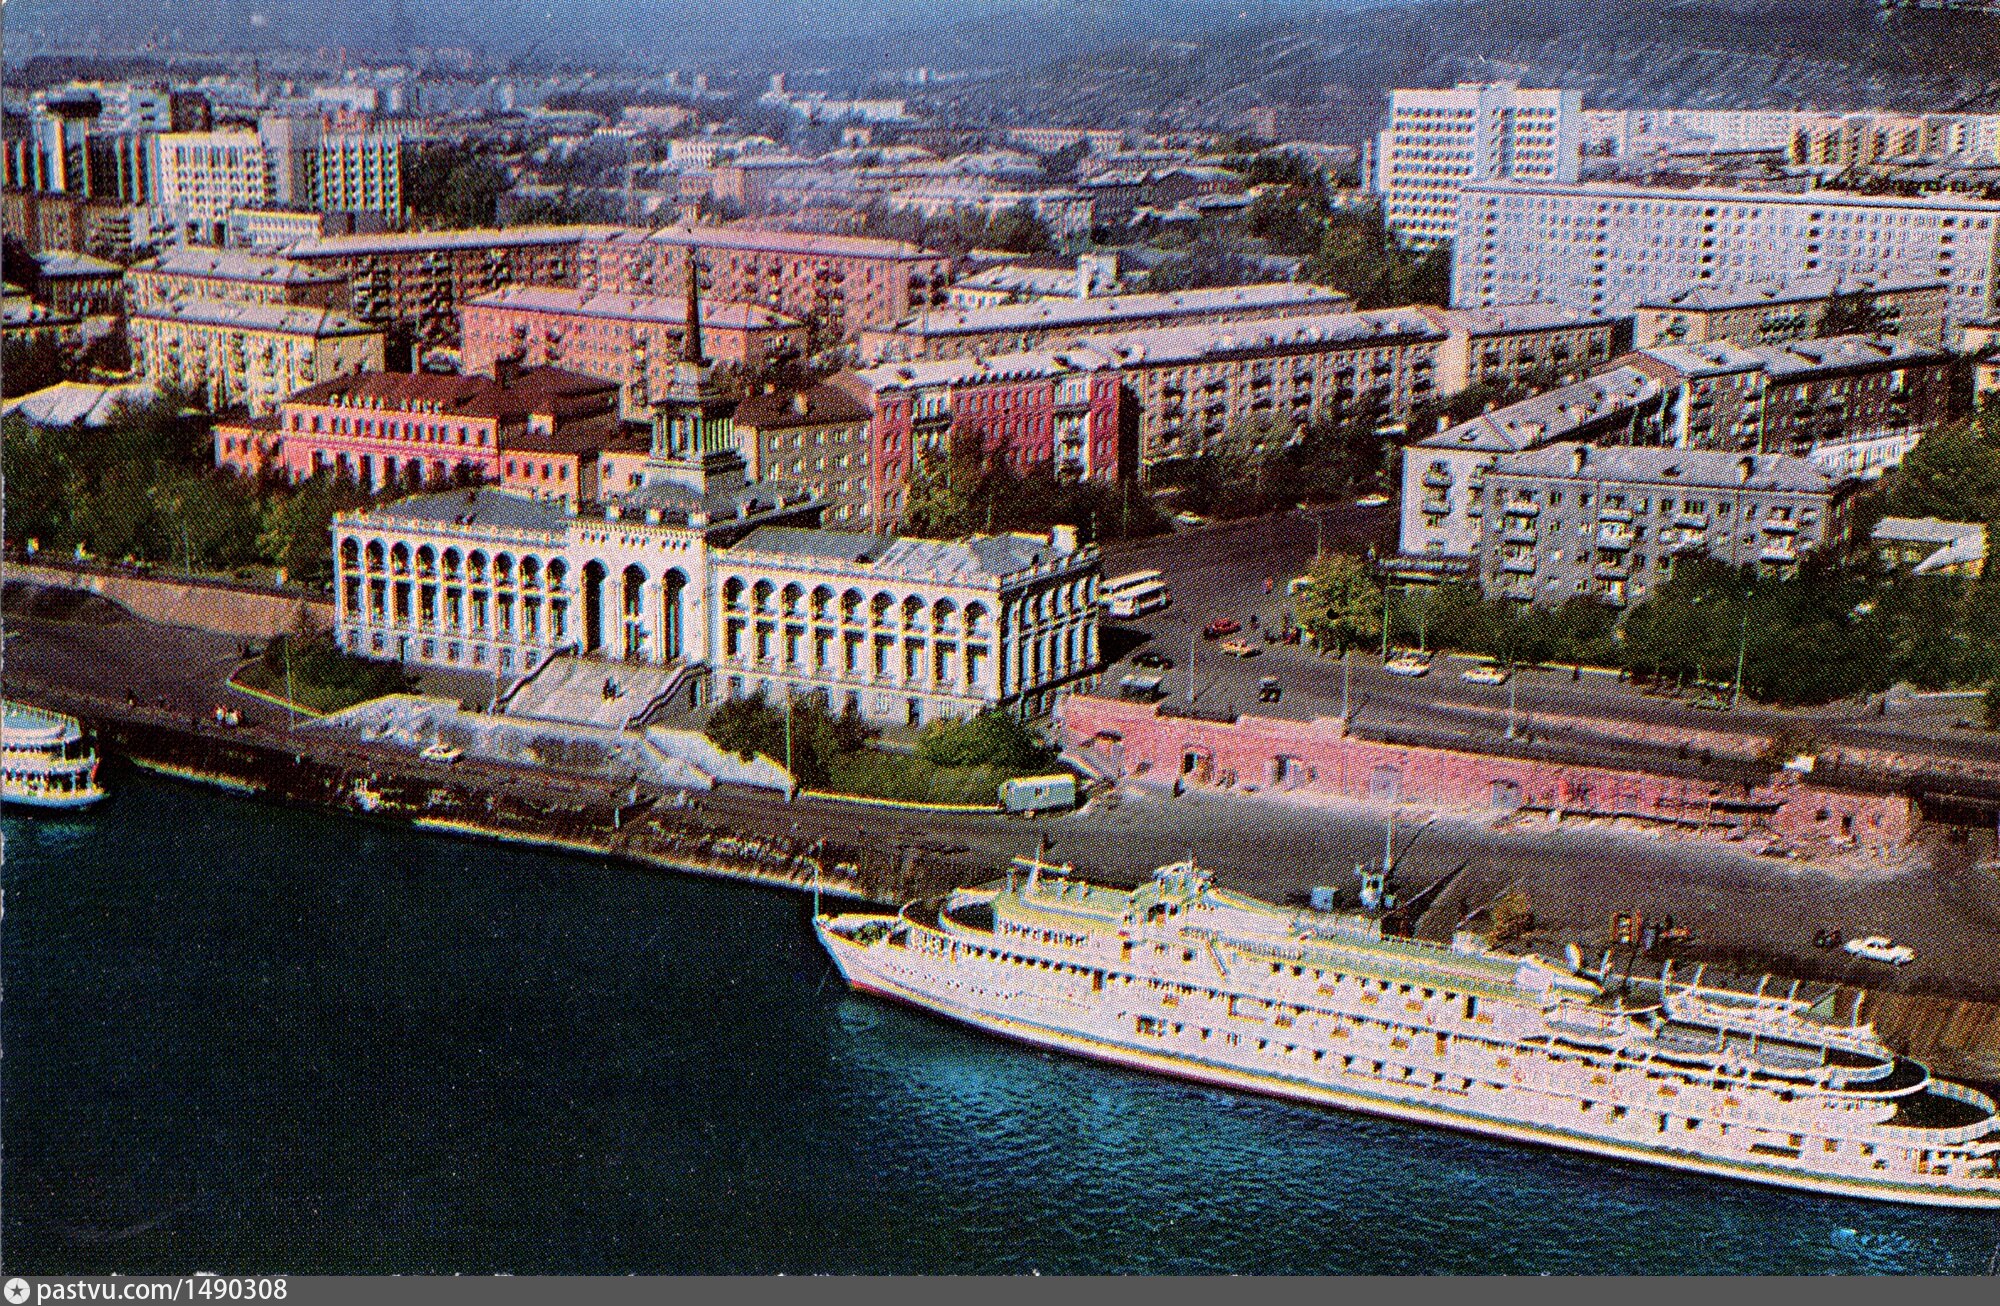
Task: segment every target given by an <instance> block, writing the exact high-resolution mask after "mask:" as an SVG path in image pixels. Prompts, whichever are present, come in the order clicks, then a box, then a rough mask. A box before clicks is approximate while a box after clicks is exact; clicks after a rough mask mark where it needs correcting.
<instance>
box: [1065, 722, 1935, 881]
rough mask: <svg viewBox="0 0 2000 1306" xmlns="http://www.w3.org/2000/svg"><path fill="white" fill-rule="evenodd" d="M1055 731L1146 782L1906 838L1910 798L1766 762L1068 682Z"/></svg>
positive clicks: (1090, 757)
mask: <svg viewBox="0 0 2000 1306" xmlns="http://www.w3.org/2000/svg"><path fill="white" fill-rule="evenodd" d="M1062 726H1063V731H1064V740H1065V742H1066V743H1067V744H1068V745H1069V746H1070V747H1071V750H1072V752H1073V753H1074V754H1075V755H1076V756H1078V757H1079V758H1081V759H1083V760H1084V761H1085V762H1086V764H1087V766H1088V769H1090V770H1092V771H1096V772H1098V773H1100V774H1107V775H1128V776H1129V775H1137V776H1142V777H1145V778H1149V779H1152V780H1154V781H1155V782H1158V783H1168V782H1171V781H1173V780H1174V779H1175V778H1176V777H1179V778H1180V779H1181V781H1182V782H1183V783H1185V784H1193V785H1215V786H1220V787H1236V788H1243V787H1248V786H1253V785H1254V786H1257V787H1259V788H1272V789H1281V790H1297V791H1304V792H1308V793H1313V792H1317V793H1325V794H1328V795H1330V796H1337V797H1341V798H1351V799H1361V800H1376V801H1386V802H1399V803H1410V804H1416V805H1419V806H1427V807H1436V808H1443V809H1449V810H1454V811H1469V812H1487V811H1494V812H1497V811H1507V810H1511V809H1516V808H1528V809H1531V810H1538V811H1540V810H1546V811H1552V812H1561V813H1564V814H1565V815H1579V816H1581V815H1590V816H1628V817H1637V818H1644V819H1648V820H1658V821H1674V822H1681V823H1698V824H1727V825H1733V826H1736V827H1739V828H1743V829H1746V830H1755V831H1758V832H1760V833H1765V834H1768V835H1770V836H1771V837H1773V838H1776V839H1780V840H1783V841H1786V842H1789V843H1798V844H1808V843H1826V844H1841V845H1847V844H1848V843H1849V841H1851V844H1852V846H1854V847H1858V848H1861V849H1864V850H1875V849H1882V850H1887V849H1892V848H1896V847H1899V846H1901V845H1902V844H1904V843H1906V842H1907V841H1908V840H1909V838H1910V833H1911V830H1912V828H1913V827H1914V825H1915V821H1916V814H1915V811H1914V810H1913V805H1912V804H1911V802H1910V800H1909V799H1908V798H1906V797H1903V796H1901V795H1895V794H1873V793H1857V792H1853V791H1848V790H1837V789H1832V788H1829V787H1827V786H1823V785H1816V784H1813V783H1811V782H1810V781H1802V780H1800V779H1798V778H1797V777H1796V776H1795V775H1793V774H1792V773H1791V772H1786V771H1780V772H1777V773H1775V774H1770V773H1767V774H1766V775H1765V776H1764V778H1762V779H1761V780H1758V781H1756V782H1754V783H1742V782H1731V781H1711V780H1707V779H1702V778H1689V777H1686V776H1672V775H1660V774H1655V773H1653V772H1649V771H1643V770H1631V769H1621V768H1616V767H1607V766H1592V765H1585V764H1576V763H1569V762H1555V761H1546V760H1541V759H1537V758H1528V757H1511V756H1503V755H1493V754H1485V753H1476V752H1472V751H1469V750H1460V749H1452V748H1440V747H1428V746H1423V745H1414V744H1396V743H1386V742H1381V741H1377V740H1370V739H1362V738H1357V737H1354V736H1349V735H1343V734H1342V732H1341V726H1340V722H1339V721H1338V720H1337V719H1331V718H1321V719H1317V720H1313V721H1292V720H1280V719H1276V718H1270V717H1256V716H1242V717H1237V718H1235V719H1234V720H1222V721H1215V720H1205V719H1200V718H1191V717H1174V716H1168V715H1166V714H1165V713H1164V712H1163V711H1161V710H1160V709H1159V708H1158V707H1155V706H1151V705H1147V704H1141V703H1131V702H1125V701H1123V700H1118V699H1106V698H1092V697H1088V696H1084V695H1072V696H1070V697H1069V698H1066V699H1065V700H1064V701H1063V707H1062Z"/></svg>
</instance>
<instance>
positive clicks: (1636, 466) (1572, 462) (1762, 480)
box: [1492, 442, 1835, 494]
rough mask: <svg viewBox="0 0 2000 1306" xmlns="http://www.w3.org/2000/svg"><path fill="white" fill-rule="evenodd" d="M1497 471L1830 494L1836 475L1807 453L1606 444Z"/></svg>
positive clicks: (1533, 455)
mask: <svg viewBox="0 0 2000 1306" xmlns="http://www.w3.org/2000/svg"><path fill="white" fill-rule="evenodd" d="M1492 474H1493V475H1494V476H1541V477H1552V478H1556V479H1560V480H1578V481H1613V482H1620V483H1623V484H1627V485H1661V486H1673V485H1679V486H1683V487H1687V488H1699V489H1706V490H1720V489H1743V490H1787V491H1793V492H1797V493H1803V494H1831V493H1832V492H1833V488H1834V484H1835V481H1834V478H1833V477H1832V476H1831V475H1829V474H1828V473H1827V472H1825V471H1824V470H1822V469H1821V468H1820V467H1819V465H1818V464H1817V463H1814V462H1813V461H1812V460H1811V459H1809V458H1795V457H1793V456H1792V455H1790V454H1753V453H1732V452H1729V451H1727V450H1722V449H1663V448H1655V447H1651V446H1646V447H1631V448H1623V447H1619V448H1603V447H1598V446H1593V445H1587V444H1577V443H1570V442H1566V443H1562V444H1551V445H1546V446H1544V447H1542V448H1540V449H1532V450H1528V451H1526V452H1522V453H1511V454H1506V455H1504V456H1502V457H1501V458H1500V459H1499V461H1498V462H1496V463H1494V465H1493V473H1492Z"/></svg>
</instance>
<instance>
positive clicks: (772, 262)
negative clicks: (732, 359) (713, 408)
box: [564, 227, 951, 342]
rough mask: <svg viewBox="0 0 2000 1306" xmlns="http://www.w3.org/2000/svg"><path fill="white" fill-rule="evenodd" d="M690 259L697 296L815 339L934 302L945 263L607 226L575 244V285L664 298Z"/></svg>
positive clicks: (849, 247)
mask: <svg viewBox="0 0 2000 1306" xmlns="http://www.w3.org/2000/svg"><path fill="white" fill-rule="evenodd" d="M690 254H693V255H695V256H696V257H698V258H699V259H700V261H701V267H702V270H703V272H704V273H705V274H706V279H707V286H706V292H705V293H706V295H707V296H708V297H709V298H710V299H713V300H731V301H735V302H738V303H743V304H756V305H760V306H762V307H764V308H768V309H775V310H777V311H778V312H780V313H784V314H787V315H789V316H791V317H795V318H798V319H800V320H801V321H805V322H809V323H813V324H815V325H816V327H817V330H818V332H819V336H820V339H821V340H824V341H827V342H831V341H833V340H837V339H842V338H845V337H847V336H851V335H853V334H855V333H856V332H858V331H859V330H860V329H861V328H862V327H865V326H884V325H887V324H889V323H892V322H896V321H899V320H901V319H902V318H905V317H908V316H909V315H910V314H911V313H912V312H914V311H916V310H917V309H919V308H921V307H923V305H924V304H925V302H926V301H929V302H934V303H940V304H941V303H943V302H944V287H945V285H946V283H947V282H949V281H950V280H951V259H950V258H949V257H948V256H946V255H943V254H938V253H935V252H932V251H930V250H926V249H921V248H919V247H918V246H916V245H912V244H909V243H907V242H904V241H898V240H876V239H872V238H869V237H864V236H832V235H822V234H818V233H814V232H799V231H759V230H755V229H752V228H748V227H671V228H668V229H666V230H662V231H653V232H645V231H632V230H624V229H614V230H610V231H600V232H599V234H597V235H594V236H592V237H591V238H590V239H588V240H586V241H584V242H583V245H582V247H581V249H580V250H579V253H578V273H577V280H576V281H575V282H573V283H567V282H566V283H564V284H574V285H576V286H578V287H579V288H580V289H583V290H586V291H591V292H595V293H602V292H606V291H609V292H614V293H617V294H631V295H654V294H672V293H674V292H675V291H676V290H677V289H678V288H679V287H680V286H681V285H682V283H683V280H684V278H685V276H686V261H687V259H688V257H689V256H690Z"/></svg>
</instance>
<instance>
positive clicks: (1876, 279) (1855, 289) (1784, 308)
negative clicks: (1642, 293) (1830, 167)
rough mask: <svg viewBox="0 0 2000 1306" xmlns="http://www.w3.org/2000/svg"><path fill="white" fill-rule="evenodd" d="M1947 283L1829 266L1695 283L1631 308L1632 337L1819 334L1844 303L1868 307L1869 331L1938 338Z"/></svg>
mask: <svg viewBox="0 0 2000 1306" xmlns="http://www.w3.org/2000/svg"><path fill="white" fill-rule="evenodd" d="M1948 293H1949V291H1948V287H1947V285H1946V283H1945V282H1943V281H1941V280H1939V279H1938V278H1937V277H1936V276H1934V275H1932V274H1930V273H1913V272H1885V273H1881V274H1879V275H1863V276H1855V277H1844V276H1841V275H1840V274H1838V273H1833V272H1815V273H1810V274H1807V275H1804V276H1797V277H1790V278H1785V279H1778V280H1771V281H1752V282H1742V283H1737V284H1714V283H1709V282H1698V283H1696V284H1694V285H1690V286H1684V287H1682V288H1680V289H1679V290H1675V291H1672V292H1671V293H1668V294H1665V295H1660V296H1649V297H1642V298H1641V299H1640V301H1639V303H1638V304H1637V306H1636V307H1635V309H1634V312H1633V317H1634V323H1633V342H1634V343H1635V344H1637V345H1638V346H1639V347H1640V348H1642V349H1643V348H1647V347H1649V346H1653V345H1699V344H1705V343H1707V342H1708V341H1711V340H1731V341H1734V342H1736V343H1737V344H1739V345H1767V344H1776V343H1779V342H1781V341H1786V340H1805V339H1810V338H1812V337H1815V336H1817V335H1819V334H1820V327H1821V324H1822V323H1823V322H1824V321H1825V320H1826V316H1827V312H1828V310H1829V309H1831V308H1833V307H1834V306H1835V305H1837V304H1839V303H1841V302H1843V301H1846V302H1851V303H1854V304H1857V305H1863V306H1865V307H1866V308H1867V310H1868V311H1869V312H1871V313H1872V314H1873V315H1874V317H1875V319H1876V324H1875V327H1874V329H1875V330H1876V331H1879V332H1880V333H1881V334H1883V335H1886V336H1901V337H1902V338H1903V339H1905V340H1908V341H1910V342H1912V343H1913V344H1919V345H1941V344H1943V343H1944V340H1945V308H1946V301H1947V296H1948Z"/></svg>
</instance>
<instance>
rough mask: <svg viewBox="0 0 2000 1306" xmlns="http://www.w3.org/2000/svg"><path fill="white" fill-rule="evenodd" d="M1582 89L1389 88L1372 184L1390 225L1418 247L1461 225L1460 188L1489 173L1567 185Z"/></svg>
mask: <svg viewBox="0 0 2000 1306" xmlns="http://www.w3.org/2000/svg"><path fill="white" fill-rule="evenodd" d="M1582 114H1583V97H1582V93H1581V92H1579V91H1559V90H1533V89H1529V90H1524V89H1522V88H1521V87H1520V86H1517V85H1515V84H1513V83H1511V82H1461V83H1459V84H1458V85H1457V86H1455V87H1453V88H1451V89H1450V90H1409V89H1398V90H1394V91H1391V92H1390V93H1389V125H1388V127H1387V129H1385V130H1384V131H1383V132H1382V134H1381V135H1380V136H1379V137H1378V138H1377V140H1376V145H1375V182H1376V185H1375V189H1376V190H1377V191H1378V192H1379V193H1380V194H1381V195H1382V200H1383V215H1384V218H1385V219H1386V221H1387V222H1388V225H1389V227H1390V228H1391V229H1392V230H1394V231H1397V232H1399V233H1401V234H1402V235H1403V236H1404V237H1405V238H1406V239H1409V240H1411V241H1414V242H1419V243H1423V244H1434V243H1436V242H1438V241H1447V240H1451V239H1452V238H1453V237H1454V236H1455V235H1456V234H1457V231H1458V220H1459V211H1458V195H1459V191H1460V189H1461V188H1462V187H1464V186H1465V185H1467V184H1469V183H1472V182H1479V181H1489V180H1492V179H1494V178H1506V177H1513V178H1520V179H1522V180H1527V181H1538V182H1540V181H1548V182H1573V181H1575V180H1576V178H1577V169H1578V166H1579V164H1580V163H1581V159H1582V154H1581V147H1580V140H1581V137H1580V134H1579V133H1580V129H1581V126H1582Z"/></svg>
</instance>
